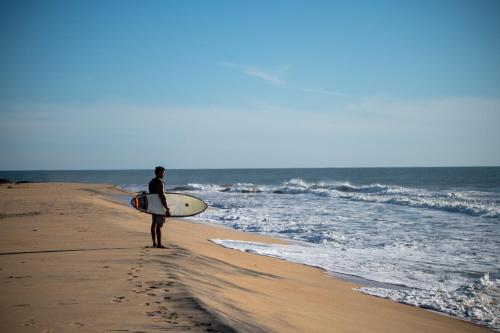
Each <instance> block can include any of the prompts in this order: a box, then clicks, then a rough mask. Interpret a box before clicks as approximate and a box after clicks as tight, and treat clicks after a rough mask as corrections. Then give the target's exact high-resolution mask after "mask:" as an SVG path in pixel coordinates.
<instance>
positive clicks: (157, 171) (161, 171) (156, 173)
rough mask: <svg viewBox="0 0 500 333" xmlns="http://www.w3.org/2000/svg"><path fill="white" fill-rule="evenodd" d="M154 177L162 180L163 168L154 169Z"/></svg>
mask: <svg viewBox="0 0 500 333" xmlns="http://www.w3.org/2000/svg"><path fill="white" fill-rule="evenodd" d="M155 175H156V177H159V178H163V177H164V176H165V168H164V167H162V166H157V167H156V168H155Z"/></svg>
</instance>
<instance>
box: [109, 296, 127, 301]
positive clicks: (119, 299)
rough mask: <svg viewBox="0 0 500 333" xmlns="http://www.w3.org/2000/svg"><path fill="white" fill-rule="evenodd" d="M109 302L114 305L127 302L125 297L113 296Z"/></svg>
mask: <svg viewBox="0 0 500 333" xmlns="http://www.w3.org/2000/svg"><path fill="white" fill-rule="evenodd" d="M111 301H112V302H115V303H123V302H128V299H127V298H126V297H125V296H115V297H113V298H112V299H111Z"/></svg>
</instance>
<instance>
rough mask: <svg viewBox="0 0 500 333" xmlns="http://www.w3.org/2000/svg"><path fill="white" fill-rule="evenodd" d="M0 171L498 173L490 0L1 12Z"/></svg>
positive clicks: (112, 5) (498, 80)
mask: <svg viewBox="0 0 500 333" xmlns="http://www.w3.org/2000/svg"><path fill="white" fill-rule="evenodd" d="M0 50H1V52H0V170H44V169H49V170H61V169H136V168H140V169H143V168H151V167H152V166H155V165H159V164H161V165H165V166H166V167H167V168H176V169H179V168H194V169H197V168H294V167H397V166H492V165H495V166H498V165H500V2H499V1H496V0H491V1H485V0H476V1H469V0H465V1H460V0H455V1H446V0H443V1H409V0H408V1H403V0H401V1H357V0H356V1H126V0H123V1H0Z"/></svg>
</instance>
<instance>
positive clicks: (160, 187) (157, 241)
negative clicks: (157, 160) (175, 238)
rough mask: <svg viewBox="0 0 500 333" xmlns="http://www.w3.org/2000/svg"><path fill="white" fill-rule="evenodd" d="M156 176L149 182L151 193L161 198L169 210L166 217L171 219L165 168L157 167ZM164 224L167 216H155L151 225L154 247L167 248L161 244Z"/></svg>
mask: <svg viewBox="0 0 500 333" xmlns="http://www.w3.org/2000/svg"><path fill="white" fill-rule="evenodd" d="M155 175H156V177H155V178H153V179H151V181H150V182H149V193H155V194H158V195H159V196H160V200H161V203H162V204H163V206H165V209H166V210H167V212H166V215H167V216H166V217H170V210H169V208H168V205H167V199H166V198H165V184H164V183H163V178H164V177H165V168H164V167H162V166H158V167H156V169H155ZM164 223H165V216H163V215H153V220H152V223H151V238H152V239H153V247H156V248H165V247H164V246H163V245H162V244H161V227H162V226H163V224H164ZM155 236H156V237H155Z"/></svg>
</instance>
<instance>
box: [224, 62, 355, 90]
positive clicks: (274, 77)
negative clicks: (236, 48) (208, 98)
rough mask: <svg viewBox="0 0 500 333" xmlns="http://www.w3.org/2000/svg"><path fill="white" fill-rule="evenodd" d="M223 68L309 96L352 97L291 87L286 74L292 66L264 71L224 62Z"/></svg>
mask: <svg viewBox="0 0 500 333" xmlns="http://www.w3.org/2000/svg"><path fill="white" fill-rule="evenodd" d="M220 65H221V66H224V67H227V68H232V69H234V70H236V71H238V72H240V73H242V74H245V75H247V76H251V77H256V78H258V79H261V80H264V81H266V82H268V83H271V84H273V85H275V86H278V87H281V88H285V89H288V90H293V91H300V92H304V93H308V94H317V95H328V96H339V97H349V96H350V95H348V94H344V93H342V92H338V91H334V90H326V89H312V88H300V87H295V86H290V85H289V83H288V82H287V81H286V80H285V78H284V76H285V74H286V73H287V72H288V71H289V70H291V69H292V68H293V67H292V66H290V65H285V66H282V67H281V68H280V69H278V70H274V71H269V70H264V69H262V68H258V67H255V66H248V65H244V64H236V63H232V62H227V61H223V62H221V63H220Z"/></svg>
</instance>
